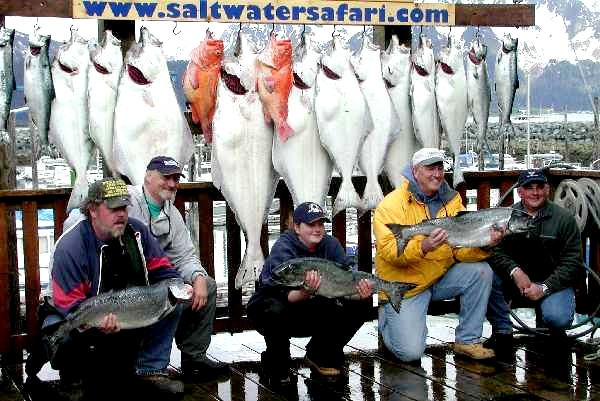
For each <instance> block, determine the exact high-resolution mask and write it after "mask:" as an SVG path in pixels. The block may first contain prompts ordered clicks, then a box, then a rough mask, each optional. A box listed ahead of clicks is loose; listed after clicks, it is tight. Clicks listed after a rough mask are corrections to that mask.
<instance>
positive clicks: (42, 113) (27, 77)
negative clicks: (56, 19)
mask: <svg viewBox="0 0 600 401" xmlns="http://www.w3.org/2000/svg"><path fill="white" fill-rule="evenodd" d="M38 29H39V28H36V29H35V30H34V32H33V35H29V45H28V47H27V51H26V52H25V71H24V72H23V94H24V95H25V104H26V105H27V106H28V107H29V120H30V122H31V127H32V129H33V130H34V132H35V133H36V134H37V138H38V139H39V143H40V145H41V149H39V150H40V151H41V153H42V154H45V155H50V154H51V153H53V152H50V149H49V145H48V129H49V124H50V107H51V104H52V99H54V87H53V86H52V73H51V71H50V58H49V56H48V49H49V46H50V35H40V34H38ZM37 157H38V155H34V158H37Z"/></svg>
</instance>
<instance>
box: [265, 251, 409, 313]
mask: <svg viewBox="0 0 600 401" xmlns="http://www.w3.org/2000/svg"><path fill="white" fill-rule="evenodd" d="M311 270H316V271H318V272H319V274H320V275H321V285H319V288H318V289H317V292H316V294H317V295H321V296H323V297H326V298H340V297H349V298H357V296H358V291H357V290H356V284H357V283H358V282H359V281H360V280H362V279H367V280H369V282H370V283H371V285H372V286H373V288H374V291H375V292H376V291H383V292H384V293H385V294H386V295H387V296H388V298H389V300H390V303H391V305H392V307H393V308H394V310H395V311H396V312H399V311H400V306H401V304H402V299H403V296H404V293H405V292H407V291H409V290H411V289H413V288H415V287H416V284H412V283H402V282H393V281H387V280H383V279H380V278H379V277H377V276H375V275H373V274H370V273H366V272H362V271H350V270H346V267H345V266H343V265H341V264H339V263H336V262H332V261H330V260H327V259H322V258H296V259H290V260H288V261H287V262H284V263H282V264H281V265H279V266H277V267H276V268H275V270H273V282H274V283H276V284H280V285H284V286H286V287H300V286H302V284H303V283H304V273H305V272H307V271H311Z"/></svg>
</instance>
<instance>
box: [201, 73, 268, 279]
mask: <svg viewBox="0 0 600 401" xmlns="http://www.w3.org/2000/svg"><path fill="white" fill-rule="evenodd" d="M213 132H214V135H213V155H212V173H213V180H214V183H215V186H216V187H217V188H219V189H220V190H221V192H222V193H223V196H224V197H225V199H226V200H227V203H228V204H229V206H230V207H231V209H232V210H233V211H234V212H235V216H236V219H237V222H238V224H239V225H240V227H241V228H242V230H243V231H244V234H245V237H246V252H245V256H244V260H243V261H242V266H240V268H239V271H238V275H237V276H236V287H237V288H240V287H241V286H242V285H243V284H245V283H248V282H253V281H254V280H256V279H257V278H258V276H259V275H260V271H261V269H262V265H263V263H264V255H263V253H262V250H261V248H260V234H261V230H262V225H263V223H264V222H265V220H266V218H267V213H268V208H269V207H270V205H271V203H272V200H273V194H274V191H275V183H276V179H277V178H276V175H275V170H274V169H273V165H272V162H271V148H272V145H273V128H272V126H271V125H269V124H267V123H266V122H265V119H264V114H263V110H262V105H261V103H260V100H259V98H258V94H256V93H251V94H247V95H243V96H240V95H233V94H232V93H231V92H230V91H229V90H228V89H227V88H226V87H224V86H223V83H222V81H221V82H219V89H218V100H217V107H216V110H215V116H214V120H213Z"/></svg>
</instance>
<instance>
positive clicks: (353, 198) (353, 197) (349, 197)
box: [332, 179, 365, 216]
mask: <svg viewBox="0 0 600 401" xmlns="http://www.w3.org/2000/svg"><path fill="white" fill-rule="evenodd" d="M349 207H355V208H356V209H358V211H359V214H360V213H361V212H362V211H363V210H365V206H364V205H363V202H362V200H361V199H360V197H359V196H358V193H356V189H355V188H354V185H353V184H352V181H351V180H346V179H342V184H341V185H340V190H339V191H338V193H337V196H336V197H335V202H333V211H332V215H333V216H335V215H336V214H338V213H339V212H341V211H342V210H346V209H347V208H349Z"/></svg>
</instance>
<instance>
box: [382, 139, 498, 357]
mask: <svg viewBox="0 0 600 401" xmlns="http://www.w3.org/2000/svg"><path fill="white" fill-rule="evenodd" d="M402 174H403V180H402V182H401V184H400V185H399V186H398V187H396V189H395V190H394V191H392V192H391V193H389V194H388V195H387V196H386V197H385V198H384V199H383V201H381V203H380V204H379V206H378V207H377V209H376V210H375V215H374V219H373V229H374V232H375V238H376V241H377V244H376V245H377V253H376V256H375V267H376V271H377V275H378V276H379V277H381V278H382V279H385V280H388V281H402V282H408V283H415V284H416V285H417V286H416V287H415V288H414V289H413V290H410V291H408V292H407V293H406V294H405V299H404V301H403V302H402V308H401V309H400V312H399V313H396V311H395V310H394V309H393V308H392V306H391V305H390V304H389V303H387V298H386V297H385V294H380V295H379V299H380V307H379V333H380V334H381V337H382V339H383V343H384V345H385V346H386V348H387V349H388V350H389V351H390V352H391V353H393V354H394V355H395V356H396V357H397V358H398V359H400V360H402V361H405V362H420V359H421V356H422V355H423V353H424V352H425V338H426V336H427V326H426V316H427V308H428V306H429V302H430V301H432V300H442V299H450V298H454V297H457V296H458V297H460V301H461V302H460V304H461V308H460V312H459V324H458V327H457V328H456V333H455V344H454V351H455V353H457V354H462V355H465V356H468V357H471V358H474V359H487V358H491V357H493V356H494V352H493V351H492V350H489V349H486V348H484V347H483V345H482V344H481V342H482V339H481V335H482V331H483V321H484V319H485V312H486V305H487V301H488V297H489V294H490V291H491V287H492V277H493V274H492V270H491V269H490V267H489V265H488V264H487V263H486V262H484V259H486V258H487V257H488V256H489V252H487V251H485V250H482V249H479V248H451V247H450V245H448V244H447V242H446V240H447V238H448V234H447V232H446V231H445V230H443V229H441V228H438V229H435V230H433V231H432V232H431V234H430V235H429V236H423V235H418V236H415V237H413V238H411V240H410V241H409V242H408V243H407V245H406V247H405V248H404V250H403V251H402V252H401V253H399V252H398V248H397V241H396V235H395V233H394V232H393V231H392V230H391V229H390V228H389V225H390V224H399V225H404V226H410V225H414V224H418V223H420V222H422V221H424V220H428V219H434V218H441V217H448V216H456V215H457V214H458V212H460V211H463V210H465V208H464V206H463V203H462V199H461V197H460V194H459V193H458V192H456V191H455V190H453V189H452V188H451V187H450V186H449V185H448V184H447V183H446V181H445V180H444V153H443V151H442V150H440V149H436V148H423V149H420V150H418V151H417V152H415V154H414V155H413V157H412V161H411V163H410V164H409V165H408V166H406V167H405V168H404V170H403V172H402ZM501 237H502V234H501V233H498V232H496V231H491V232H490V238H491V239H492V241H494V242H497V241H499V240H500V239H501Z"/></svg>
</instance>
